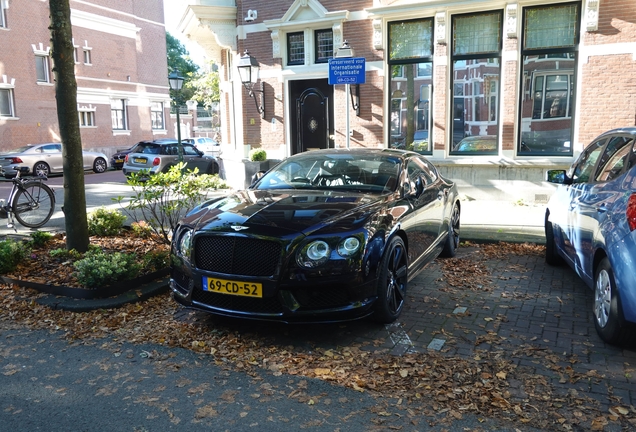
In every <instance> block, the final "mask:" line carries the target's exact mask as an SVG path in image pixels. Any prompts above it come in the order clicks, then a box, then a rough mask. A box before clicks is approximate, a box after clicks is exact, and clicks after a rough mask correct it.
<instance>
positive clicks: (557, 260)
mask: <svg viewBox="0 0 636 432" xmlns="http://www.w3.org/2000/svg"><path fill="white" fill-rule="evenodd" d="M544 227H545V262H546V264H548V265H551V266H558V265H561V264H563V258H562V257H561V255H559V253H558V252H557V250H556V244H555V242H554V227H553V226H552V222H550V221H549V220H548V214H547V213H546V215H545V223H544Z"/></svg>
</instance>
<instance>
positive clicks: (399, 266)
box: [373, 236, 408, 324]
mask: <svg viewBox="0 0 636 432" xmlns="http://www.w3.org/2000/svg"><path fill="white" fill-rule="evenodd" d="M380 265H381V268H380V275H379V277H378V291H377V292H378V299H377V300H376V302H375V304H374V313H373V319H374V320H375V321H377V322H380V323H383V324H388V323H392V322H393V321H395V320H396V319H398V317H399V316H400V313H402V309H403V308H404V300H405V298H406V286H407V280H408V261H407V253H406V247H405V246H404V241H402V239H401V238H400V237H398V236H396V237H393V238H392V239H391V241H390V242H389V244H388V245H387V247H386V250H385V251H384V256H383V257H382V263H381V264H380Z"/></svg>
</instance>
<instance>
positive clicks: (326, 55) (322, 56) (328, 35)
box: [314, 30, 333, 63]
mask: <svg viewBox="0 0 636 432" xmlns="http://www.w3.org/2000/svg"><path fill="white" fill-rule="evenodd" d="M314 38H315V40H314V43H315V44H316V63H327V62H328V61H329V59H330V58H332V57H333V31H332V30H316V32H315V33H314Z"/></svg>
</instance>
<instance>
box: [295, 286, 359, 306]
mask: <svg viewBox="0 0 636 432" xmlns="http://www.w3.org/2000/svg"><path fill="white" fill-rule="evenodd" d="M293 295H294V298H295V299H296V300H297V301H298V303H299V304H300V305H301V306H302V307H303V309H325V308H333V307H340V306H346V305H348V304H350V303H351V299H350V297H349V292H348V290H347V288H346V287H343V286H335V287H324V288H311V289H309V288H302V289H297V290H294V291H293Z"/></svg>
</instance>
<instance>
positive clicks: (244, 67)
mask: <svg viewBox="0 0 636 432" xmlns="http://www.w3.org/2000/svg"><path fill="white" fill-rule="evenodd" d="M236 68H237V69H238V71H239V75H240V77H241V82H242V83H243V86H244V87H245V89H246V90H247V94H248V95H249V96H250V97H251V98H253V99H254V104H255V105H256V109H257V110H258V112H259V114H260V115H261V118H265V90H264V87H263V81H261V84H260V89H255V88H254V85H255V84H256V82H257V81H258V71H259V69H260V66H259V64H258V61H257V60H256V59H255V58H254V57H252V56H251V55H250V53H249V51H248V50H245V52H244V53H243V56H241V58H240V59H239V61H238V62H237V64H236ZM254 92H258V93H260V94H261V96H260V105H259V102H258V101H257V100H256V95H255V94H254Z"/></svg>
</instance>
